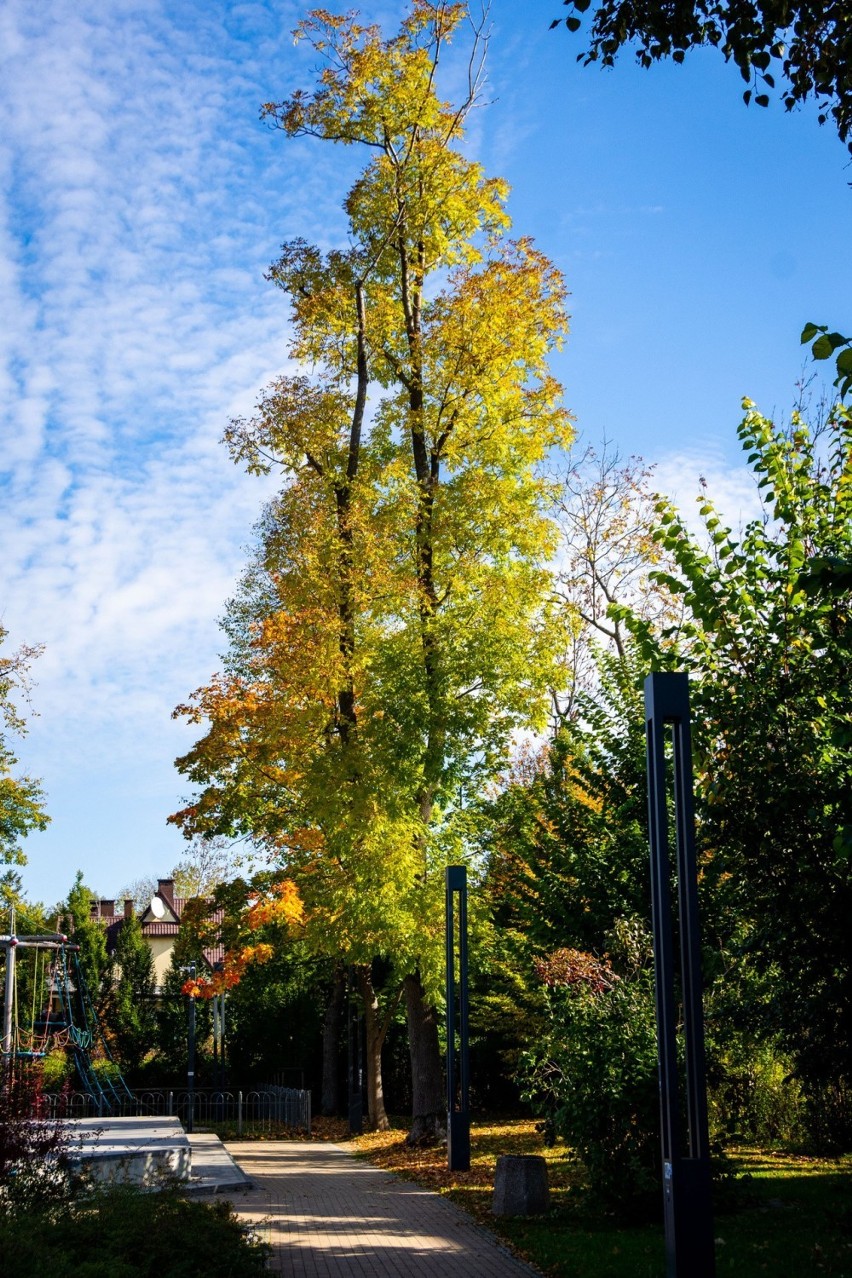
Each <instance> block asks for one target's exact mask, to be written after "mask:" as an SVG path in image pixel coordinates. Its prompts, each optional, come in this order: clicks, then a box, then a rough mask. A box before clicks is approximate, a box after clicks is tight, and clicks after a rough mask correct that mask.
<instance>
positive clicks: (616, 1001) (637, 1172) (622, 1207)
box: [521, 920, 659, 1217]
mask: <svg viewBox="0 0 852 1278" xmlns="http://www.w3.org/2000/svg"><path fill="white" fill-rule="evenodd" d="M611 948H612V949H613V951H616V952H617V954H614V955H613V956H611V958H610V960H609V962H611V964H612V966H609V962H608V963H600V962H594V961H591V962H590V961H589V960H590V956H588V955H584V954H582V953H581V952H580V951H562V952H561V953H560V952H558V951H557V953H556V954H554V955H553V956H552V957H551V960H550V962H549V963H546V964H543V965H542V967H541V971H542V976H543V977H544V979H545V981H546V982H547V984H548V986H549V989H548V1013H549V1016H548V1025H547V1030H546V1032H545V1034H544V1035H543V1036H542V1038H541V1039H539V1041H538V1042H537V1043H536V1044H535V1046H534V1047H533V1048H532V1049H531V1050H530V1051H529V1052H528V1053H527V1054H526V1055H525V1056H524V1057H522V1062H521V1074H522V1080H523V1087H524V1091H525V1094H526V1096H527V1098H528V1099H529V1100H531V1101H532V1102H533V1103H534V1104H535V1105H536V1106H537V1108H539V1110H540V1111H543V1112H544V1113H545V1115H546V1121H547V1124H548V1127H549V1128H550V1129H551V1130H552V1132H553V1134H554V1135H555V1136H559V1137H562V1138H563V1139H564V1140H565V1141H567V1142H568V1144H569V1145H570V1146H571V1148H572V1149H573V1150H574V1151H575V1152H576V1154H577V1155H578V1157H579V1158H580V1159H581V1161H582V1163H583V1166H584V1168H585V1170H586V1174H587V1177H588V1183H589V1187H590V1189H591V1190H592V1191H593V1193H594V1194H595V1195H597V1196H598V1197H599V1198H600V1199H601V1200H603V1202H604V1203H607V1204H609V1205H611V1206H617V1207H618V1209H619V1213H620V1214H621V1216H622V1217H629V1216H631V1215H637V1216H642V1215H645V1214H648V1213H651V1212H654V1211H655V1210H656V1209H658V1207H659V1082H658V1076H657V1041H656V1026H655V1019H654V989H653V974H652V970H651V963H650V937H649V936H648V934H647V933H646V932H645V929H644V926H643V925H642V924H641V923H639V922H638V921H632V922H631V921H628V920H621V922H620V923H619V925H618V927H617V929H616V932H615V934H614V935H613V938H612V945H611ZM616 968H620V970H621V973H622V974H621V975H619V971H618V970H616Z"/></svg>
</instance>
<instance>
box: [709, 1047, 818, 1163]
mask: <svg viewBox="0 0 852 1278" xmlns="http://www.w3.org/2000/svg"><path fill="white" fill-rule="evenodd" d="M726 1037H727V1043H726V1044H725V1046H724V1047H720V1048H717V1051H716V1053H715V1054H714V1055H715V1060H711V1069H710V1087H709V1095H708V1111H709V1120H710V1137H711V1140H715V1141H721V1142H723V1143H725V1144H730V1143H735V1144H755V1145H762V1146H771V1145H778V1144H783V1145H785V1146H786V1147H787V1148H790V1147H795V1146H796V1145H800V1144H801V1143H802V1140H803V1138H804V1136H805V1130H804V1125H803V1118H804V1106H803V1098H802V1089H801V1086H800V1085H799V1083H798V1081H797V1080H796V1079H795V1078H794V1077H793V1065H792V1062H791V1061H790V1060H789V1058H785V1057H784V1056H783V1055H782V1054H781V1053H780V1052H779V1050H778V1048H777V1047H776V1046H775V1045H773V1044H772V1043H771V1042H765V1043H755V1042H751V1043H747V1044H745V1047H746V1050H743V1049H744V1042H743V1040H742V1039H741V1038H738V1037H737V1036H735V1035H730V1034H729V1035H727V1036H726Z"/></svg>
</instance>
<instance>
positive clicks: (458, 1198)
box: [328, 1119, 852, 1278]
mask: <svg viewBox="0 0 852 1278" xmlns="http://www.w3.org/2000/svg"><path fill="white" fill-rule="evenodd" d="M328 1135H329V1136H330V1137H331V1138H332V1139H335V1138H336V1139H340V1138H341V1135H342V1133H340V1132H337V1131H335V1132H331V1131H329V1133H328ZM404 1138H405V1129H404V1126H403V1125H402V1124H400V1125H399V1127H398V1128H395V1129H394V1130H392V1131H390V1132H371V1133H365V1134H364V1135H363V1136H359V1137H357V1138H356V1139H355V1140H354V1141H352V1143H351V1148H353V1149H354V1150H355V1152H356V1153H358V1154H360V1155H362V1156H363V1157H365V1158H367V1159H369V1161H370V1162H371V1163H374V1164H376V1165H377V1166H380V1167H384V1168H387V1169H389V1170H392V1171H395V1172H399V1173H400V1174H402V1175H404V1176H406V1177H407V1178H408V1179H411V1180H416V1181H418V1182H420V1183H421V1184H424V1185H427V1186H428V1187H429V1188H430V1189H435V1190H437V1191H438V1192H440V1193H445V1194H448V1195H449V1197H450V1198H452V1199H453V1200H454V1201H455V1202H456V1203H458V1204H459V1206H461V1207H464V1208H465V1209H466V1210H467V1211H469V1212H471V1213H472V1214H473V1215H474V1216H476V1217H477V1218H478V1219H479V1220H480V1221H481V1222H482V1223H483V1224H485V1225H487V1226H488V1227H489V1228H491V1229H493V1230H495V1231H496V1232H497V1233H499V1234H500V1235H501V1237H502V1238H503V1239H504V1241H506V1242H507V1243H508V1244H509V1245H510V1246H511V1247H512V1248H513V1249H514V1250H515V1251H517V1252H518V1253H519V1254H521V1255H523V1256H524V1257H525V1258H526V1259H527V1260H529V1261H531V1262H532V1263H533V1264H534V1265H536V1266H538V1268H539V1269H542V1270H543V1271H545V1272H546V1273H548V1274H553V1275H557V1276H558V1278H661V1276H662V1275H663V1272H664V1257H663V1227H662V1220H661V1223H660V1224H659V1225H657V1226H642V1227H634V1228H623V1227H620V1226H619V1223H618V1221H617V1220H615V1219H614V1218H612V1217H606V1216H604V1215H601V1214H599V1213H596V1212H595V1210H594V1205H593V1204H590V1203H589V1201H588V1198H587V1196H586V1194H585V1193H584V1190H583V1181H582V1172H581V1169H580V1168H579V1167H578V1166H577V1164H576V1163H574V1162H573V1160H572V1159H571V1157H570V1152H569V1151H568V1150H567V1149H566V1148H565V1146H562V1145H557V1146H556V1147H555V1148H553V1149H546V1148H545V1147H544V1145H543V1143H542V1139H541V1136H540V1134H539V1133H538V1132H536V1130H535V1124H534V1122H533V1121H532V1120H529V1119H515V1120H501V1121H497V1122H492V1123H487V1122H486V1123H477V1124H475V1125H474V1127H473V1130H472V1132H471V1169H470V1171H469V1172H452V1173H451V1172H448V1171H447V1158H446V1150H445V1149H416V1150H410V1149H406V1147H405V1144H404ZM729 1153H731V1155H732V1157H733V1161H734V1164H735V1167H736V1169H737V1171H738V1172H739V1173H740V1175H741V1176H742V1177H743V1179H742V1181H741V1197H742V1200H743V1201H742V1206H741V1207H739V1209H738V1210H736V1211H732V1212H727V1213H724V1214H719V1215H718V1216H717V1219H716V1227H715V1234H716V1240H717V1245H716V1268H717V1274H718V1275H719V1278H729V1276H730V1278H761V1276H762V1275H771V1276H772V1278H808V1276H809V1275H828V1274H830V1275H833V1278H852V1156H846V1157H844V1158H840V1159H816V1158H808V1157H804V1156H802V1155H795V1154H785V1153H778V1152H775V1151H768V1150H755V1149H736V1150H733V1151H729ZM498 1154H542V1155H543V1156H544V1157H545V1158H546V1159H547V1162H548V1174H549V1180H550V1189H551V1209H550V1212H549V1213H548V1214H547V1215H546V1216H543V1217H538V1218H534V1219H526V1220H522V1219H515V1220H506V1219H500V1218H497V1217H495V1216H493V1215H492V1214H491V1195H492V1188H493V1184H494V1167H495V1164H496V1161H497V1156H498Z"/></svg>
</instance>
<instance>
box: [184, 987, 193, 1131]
mask: <svg viewBox="0 0 852 1278" xmlns="http://www.w3.org/2000/svg"><path fill="white" fill-rule="evenodd" d="M183 971H184V972H189V979H190V980H191V981H192V983H193V985H194V984H195V964H194V963H189V964H188V965H187V966H186V967H185V968H184V969H183ZM186 1090H187V1101H188V1112H187V1120H186V1130H187V1131H188V1132H191V1131H192V1129H193V1120H194V1118H195V994H194V993H192V994H190V995H189V1007H188V1008H187V1033H186Z"/></svg>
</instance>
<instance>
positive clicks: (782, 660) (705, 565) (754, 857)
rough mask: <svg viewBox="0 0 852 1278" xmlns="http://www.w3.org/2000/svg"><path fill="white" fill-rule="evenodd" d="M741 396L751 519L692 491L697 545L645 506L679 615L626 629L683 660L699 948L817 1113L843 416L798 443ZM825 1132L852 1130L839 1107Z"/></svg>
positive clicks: (850, 1036)
mask: <svg viewBox="0 0 852 1278" xmlns="http://www.w3.org/2000/svg"><path fill="white" fill-rule="evenodd" d="M747 408H748V411H747V414H746V417H745V419H744V421H743V423H742V425H741V427H740V431H739V434H740V438H741V440H742V442H743V446H744V448H745V449H746V451H747V453H748V458H749V462H750V464H751V465H752V466H753V468H754V470H755V473H756V475H757V477H758V485H759V488H760V490H761V491H762V493H763V497H764V502H765V507H766V517H765V518H764V519H760V520H755V521H753V522H752V523H751V524H749V525H748V526H747V528H746V529H745V530H744V531H743V533H741V534H739V535H735V534H734V533H733V532H732V531H731V530H730V529H729V528H727V527H725V525H724V523H723V521H722V519H721V517H720V516H719V514H718V513H717V511H716V509H715V507H714V506H713V503H712V501H711V500H710V499H709V498H708V497H706V496H704V497H702V498H701V507H700V513H701V515H702V517H703V520H704V525H705V530H706V544H702V542H701V541H700V540H699V539H698V538H696V537H695V536H693V535H692V534H691V533H690V531H689V530H688V528H687V527H686V525H685V523H684V521H683V519H682V518H681V517H680V516H679V515H678V513H677V512H676V511H675V510H674V509H673V507H671V505H670V504H669V503H667V502H665V501H661V502H660V503H659V507H658V514H659V521H660V522H659V528H658V531H657V534H656V535H657V537H658V539H659V541H660V543H661V545H662V547H663V548H664V549H665V550H666V551H667V552H668V553H669V554H670V555H671V556H672V558H673V560H674V562H675V565H676V567H675V569H674V570H673V571H672V572H671V573H667V574H665V584H666V585H667V586H668V587H669V588H670V589H671V590H672V591H676V592H678V593H679V594H680V595H681V597H682V599H683V603H684V621H683V623H682V624H681V625H679V626H670V627H667V628H664V629H663V631H662V632H661V634H660V635H659V636H654V635H652V634H651V633H650V632H649V630H648V629H647V627H643V626H641V625H639V624H634V625H633V629H634V633H635V635H636V637H637V640H638V642H639V644H640V647H641V650H642V652H643V656H644V658H645V660H646V661H647V662H648V663H649V665H650V664H652V663H653V664H655V665H656V667H657V668H661V667H662V668H671V667H673V666H678V667H680V668H686V669H688V670H690V671H691V673H692V676H693V681H692V701H693V710H694V714H695V719H696V724H695V727H696V733H695V740H696V745H697V773H698V793H697V812H698V820H699V837H700V846H701V861H702V878H703V880H704V895H705V901H706V902H707V903H708V907H709V918H708V921H709V926H710V929H711V932H714V933H715V938H714V944H715V947H716V949H717V951H718V952H719V953H720V954H721V953H727V954H728V955H729V956H731V957H734V958H736V960H737V961H735V962H732V963H730V964H729V966H728V971H727V979H728V982H729V988H732V987H733V985H734V984H735V983H736V982H737V981H738V980H740V979H742V981H744V982H748V981H750V980H751V979H752V975H753V974H757V976H758V978H759V979H761V980H762V996H761V1000H762V1001H761V1004H760V1005H759V1006H758V1007H757V1008H754V1007H753V1009H752V1010H753V1011H756V1012H757V1015H758V1018H759V1020H760V1021H761V1022H762V1036H763V1037H764V1038H767V1039H770V1040H773V1041H774V1040H775V1039H776V1036H780V1038H778V1041H779V1042H780V1045H781V1048H782V1050H783V1051H784V1052H785V1053H788V1054H789V1055H790V1056H791V1057H792V1059H793V1061H794V1064H795V1072H796V1074H797V1076H798V1078H799V1080H800V1082H801V1084H802V1087H803V1091H804V1093H805V1094H806V1095H811V1094H813V1096H814V1107H815V1108H814V1112H816V1108H818V1101H817V1099H816V1098H817V1097H819V1096H823V1095H824V1094H825V1090H826V1088H828V1089H829V1091H830V1093H831V1095H833V1096H835V1097H837V1098H842V1097H843V1096H846V1097H847V1098H848V1086H849V1080H850V1078H852V1049H850V1044H852V961H850V950H849V942H848V920H849V917H850V914H851V913H852V857H850V851H852V715H850V707H849V693H848V690H849V687H850V679H852V631H851V630H850V611H849V607H850V583H849V579H848V577H846V576H844V575H843V573H842V571H841V572H838V571H836V570H833V569H832V566H833V565H840V566H841V568H842V565H844V564H848V563H849V562H850V561H852V420H850V414H849V413H848V411H847V410H845V409H843V408H842V407H841V408H837V409H836V411H835V412H834V414H833V416H832V418H831V420H830V421H829V423H828V425H827V428H826V430H825V431H824V432H823V434H822V435H821V436H820V437H819V438H818V439H815V438H814V436H813V434H812V433H811V432H810V431H809V429H808V427H807V425H806V424H805V423H804V422H803V421H802V420H801V419H800V418H798V417H796V418H794V420H793V423H792V426H791V428H790V430H789V431H788V432H783V431H781V430H779V429H777V428H776V427H775V426H774V425H773V424H772V423H771V422H769V421H767V420H766V419H765V418H763V417H762V416H761V415H760V414H759V413H757V412H756V411H755V410H754V409H753V407H752V406H751V405H747ZM826 566H828V568H829V569H832V571H833V575H829V577H828V578H827V577H826ZM625 619H626V620H627V621H628V624H631V623H630V622H629V617H628V616H627V613H625ZM740 989H741V992H743V993H744V992H746V990H748V989H749V986H748V985H747V984H741V986H740ZM838 1104H840V1100H838ZM841 1109H842V1105H841ZM834 1137H835V1139H836V1140H839V1141H841V1142H849V1141H850V1140H852V1112H850V1111H849V1110H848V1109H847V1110H846V1111H845V1113H841V1112H839V1111H835V1123H834Z"/></svg>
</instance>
